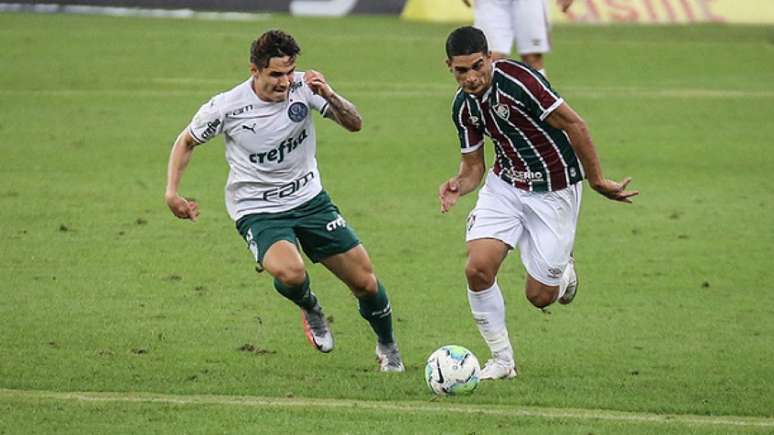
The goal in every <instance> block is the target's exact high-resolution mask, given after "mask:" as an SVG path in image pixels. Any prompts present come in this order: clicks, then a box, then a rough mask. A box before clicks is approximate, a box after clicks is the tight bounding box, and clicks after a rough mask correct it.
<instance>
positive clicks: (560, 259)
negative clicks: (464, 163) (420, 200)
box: [466, 172, 582, 286]
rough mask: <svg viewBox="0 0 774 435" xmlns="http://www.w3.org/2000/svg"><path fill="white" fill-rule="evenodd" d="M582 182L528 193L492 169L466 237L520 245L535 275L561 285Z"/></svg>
mask: <svg viewBox="0 0 774 435" xmlns="http://www.w3.org/2000/svg"><path fill="white" fill-rule="evenodd" d="M581 186H582V183H576V184H573V185H571V186H569V187H567V188H565V189H562V190H558V191H556V192H528V191H525V190H521V189H517V188H515V187H512V186H511V185H509V184H508V183H506V182H505V181H503V180H501V179H500V177H498V176H497V175H495V174H494V173H492V172H489V175H488V176H487V178H486V183H485V184H484V187H482V188H481V190H480V191H479V193H478V202H477V203H476V207H475V208H474V209H473V211H471V212H470V215H468V222H467V236H466V241H468V242H469V241H471V240H477V239H497V240H501V241H502V242H503V243H505V244H506V245H508V246H509V247H511V248H515V247H518V248H519V251H520V253H521V262H522V263H523V264H524V267H525V268H526V269H527V273H529V274H530V276H532V277H533V278H535V279H536V280H538V281H540V282H541V283H543V284H545V285H550V286H555V285H559V279H560V278H561V276H562V273H563V272H564V269H565V267H567V263H568V262H569V261H570V255H571V254H572V248H573V244H574V243H575V228H576V226H577V223H578V212H579V211H580V203H581Z"/></svg>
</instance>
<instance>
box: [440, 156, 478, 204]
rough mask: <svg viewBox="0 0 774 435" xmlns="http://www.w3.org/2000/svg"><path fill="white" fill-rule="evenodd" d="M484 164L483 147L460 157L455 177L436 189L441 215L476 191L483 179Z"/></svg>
mask: <svg viewBox="0 0 774 435" xmlns="http://www.w3.org/2000/svg"><path fill="white" fill-rule="evenodd" d="M485 171H486V162H485V161H484V147H483V146H481V147H479V148H478V149H477V150H475V151H471V152H469V153H466V154H463V155H462V160H461V161H460V170H459V173H457V176H455V177H452V178H450V179H448V180H447V181H446V182H444V183H443V184H441V186H440V187H439V188H438V200H439V201H440V202H441V213H446V212H447V211H449V209H450V208H452V206H453V205H454V204H456V203H457V200H458V199H459V198H460V197H461V196H463V195H467V194H468V193H470V192H472V191H474V190H476V188H477V187H478V185H479V184H481V179H483V178H484V172H485Z"/></svg>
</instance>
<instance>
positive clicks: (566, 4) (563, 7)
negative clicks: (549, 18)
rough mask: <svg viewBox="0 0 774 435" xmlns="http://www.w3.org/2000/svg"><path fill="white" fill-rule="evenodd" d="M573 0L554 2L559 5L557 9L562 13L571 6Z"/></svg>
mask: <svg viewBox="0 0 774 435" xmlns="http://www.w3.org/2000/svg"><path fill="white" fill-rule="evenodd" d="M572 2H573V0H556V4H558V5H559V9H561V10H562V12H567V10H568V9H570V6H572Z"/></svg>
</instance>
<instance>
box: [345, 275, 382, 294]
mask: <svg viewBox="0 0 774 435" xmlns="http://www.w3.org/2000/svg"><path fill="white" fill-rule="evenodd" d="M348 284H349V288H350V289H351V290H352V294H354V295H355V296H356V297H363V296H368V295H375V294H376V293H378V292H379V284H378V283H377V281H376V275H374V273H373V272H370V271H366V272H363V273H359V274H357V276H355V277H354V278H353V279H352V282H350V283H348Z"/></svg>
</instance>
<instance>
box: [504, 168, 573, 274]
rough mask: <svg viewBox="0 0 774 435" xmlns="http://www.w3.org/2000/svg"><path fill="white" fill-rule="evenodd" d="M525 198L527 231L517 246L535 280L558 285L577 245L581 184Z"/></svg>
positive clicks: (527, 195)
mask: <svg viewBox="0 0 774 435" xmlns="http://www.w3.org/2000/svg"><path fill="white" fill-rule="evenodd" d="M524 197H525V198H524V202H525V212H524V217H525V219H524V229H525V231H524V233H523V234H522V237H521V239H520V240H519V243H518V246H519V251H520V253H521V260H522V263H523V264H524V267H525V268H526V269H527V273H529V275H530V276H531V277H532V278H534V279H535V280H537V281H539V282H540V283H542V284H544V285H546V286H557V285H559V281H560V278H561V276H562V273H564V269H565V268H566V267H567V264H568V263H569V261H570V255H571V254H572V250H573V246H574V244H575V232H576V227H577V224H578V213H579V211H580V200H581V185H580V183H578V184H575V185H572V186H570V187H568V188H566V189H563V190H560V191H557V192H545V193H529V192H526V193H525V194H524Z"/></svg>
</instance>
